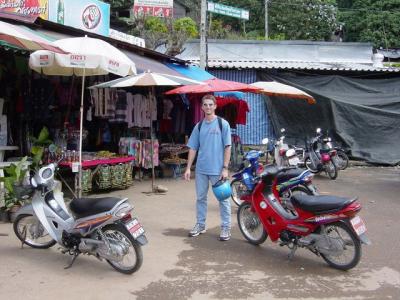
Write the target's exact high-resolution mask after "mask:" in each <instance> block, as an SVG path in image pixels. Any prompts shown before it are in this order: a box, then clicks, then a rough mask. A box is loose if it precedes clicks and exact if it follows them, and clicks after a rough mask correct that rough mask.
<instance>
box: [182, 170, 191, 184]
mask: <svg viewBox="0 0 400 300" xmlns="http://www.w3.org/2000/svg"><path fill="white" fill-rule="evenodd" d="M183 178H184V179H185V180H186V181H190V168H186V170H185V174H183Z"/></svg>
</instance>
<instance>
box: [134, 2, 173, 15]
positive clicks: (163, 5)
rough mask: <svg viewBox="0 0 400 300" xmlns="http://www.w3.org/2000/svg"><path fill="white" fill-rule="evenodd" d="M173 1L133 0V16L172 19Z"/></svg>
mask: <svg viewBox="0 0 400 300" xmlns="http://www.w3.org/2000/svg"><path fill="white" fill-rule="evenodd" d="M173 9H174V0H135V3H134V5H133V14H134V15H135V16H143V15H146V16H154V17H160V18H172V13H173Z"/></svg>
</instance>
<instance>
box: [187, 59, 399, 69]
mask: <svg viewBox="0 0 400 300" xmlns="http://www.w3.org/2000/svg"><path fill="white" fill-rule="evenodd" d="M187 60H188V61H190V62H191V63H193V64H198V63H199V59H187ZM208 67H209V68H223V69H278V70H285V69H288V70H331V71H360V72H400V69H399V68H393V67H383V68H382V67H374V66H373V65H372V64H371V65H368V64H358V63H350V62H333V63H328V62H325V63H321V62H296V61H264V60H237V61H234V60H222V59H221V60H219V59H212V60H208Z"/></svg>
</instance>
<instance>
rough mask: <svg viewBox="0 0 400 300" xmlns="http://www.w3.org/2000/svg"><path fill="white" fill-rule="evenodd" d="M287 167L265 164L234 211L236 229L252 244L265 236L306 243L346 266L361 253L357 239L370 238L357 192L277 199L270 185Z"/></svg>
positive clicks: (295, 244) (285, 242)
mask: <svg viewBox="0 0 400 300" xmlns="http://www.w3.org/2000/svg"><path fill="white" fill-rule="evenodd" d="M288 169H291V168H290V167H289V168H281V169H279V168H277V167H276V166H273V165H271V166H266V167H265V169H264V171H263V173H262V174H261V175H260V176H259V178H258V179H259V180H258V183H257V185H256V187H255V188H254V190H253V193H252V194H251V196H245V197H243V198H242V200H244V201H243V203H242V204H241V205H240V207H239V209H238V213H237V218H238V224H239V228H240V231H241V232H242V234H243V235H244V237H245V238H246V239H247V240H248V241H249V242H250V243H251V244H254V245H259V244H262V243H263V242H264V241H265V240H266V239H267V237H268V235H269V236H270V238H271V240H272V241H273V242H277V241H278V240H280V245H281V246H288V247H289V249H291V252H290V254H289V258H293V256H294V253H295V252H296V250H297V248H299V247H301V248H306V249H308V250H310V251H311V252H313V253H314V254H316V255H317V256H321V257H322V258H323V259H324V260H325V261H326V262H327V263H328V264H329V265H330V266H331V267H333V268H336V269H340V270H349V269H351V268H353V267H355V266H356V265H357V264H358V262H359V261H360V258H361V244H362V243H364V244H370V241H369V239H368V237H367V236H366V226H365V224H364V222H363V220H362V219H361V218H360V217H359V216H358V215H357V214H358V212H359V211H360V210H361V204H360V203H359V202H358V201H357V198H342V197H336V196H309V195H304V194H296V195H293V196H292V197H291V202H292V208H291V209H290V210H289V209H287V208H284V207H283V206H282V205H281V202H280V199H279V195H278V193H277V191H276V188H275V185H276V180H277V175H278V174H279V173H280V172H283V171H287V170H288Z"/></svg>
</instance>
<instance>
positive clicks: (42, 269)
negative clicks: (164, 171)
mask: <svg viewBox="0 0 400 300" xmlns="http://www.w3.org/2000/svg"><path fill="white" fill-rule="evenodd" d="M315 182H316V184H317V186H318V187H319V189H320V190H321V191H323V192H326V193H328V194H336V195H342V196H353V195H358V196H359V198H360V200H361V202H362V204H363V210H362V212H361V216H362V217H363V218H364V220H365V222H366V224H367V227H368V234H369V237H370V239H371V240H372V242H373V245H372V246H368V247H364V248H363V256H362V259H361V263H360V264H359V265H358V266H357V267H356V268H355V269H353V270H351V271H348V272H341V271H337V270H334V269H331V268H329V267H328V266H327V265H326V264H325V263H324V261H323V260H322V259H320V258H318V257H316V256H314V255H313V254H311V253H308V252H307V251H306V250H304V249H300V250H298V251H297V253H296V256H295V258H294V259H293V260H292V261H289V260H288V259H287V254H288V249H286V248H281V247H279V246H278V245H277V244H273V243H271V241H269V240H267V241H266V242H265V243H264V244H263V245H261V246H259V247H255V246H252V245H250V244H248V243H246V242H245V240H244V238H243V237H242V236H241V234H240V231H239V229H238V227H237V225H236V224H237V222H236V215H235V213H236V209H233V212H232V213H233V215H232V217H233V224H234V226H233V236H232V239H231V240H230V241H229V242H219V241H218V240H217V238H218V234H219V216H218V207H217V203H216V201H215V200H214V201H211V203H210V205H209V218H208V231H207V233H206V234H204V235H201V236H199V237H198V238H192V239H191V238H188V237H187V231H188V229H190V228H191V227H192V226H193V222H194V221H193V220H194V182H193V181H191V182H190V183H185V182H183V181H175V180H165V181H162V184H163V185H166V186H167V187H168V188H169V189H170V190H169V192H168V194H167V195H152V196H147V195H145V194H143V193H142V192H144V191H147V190H149V185H150V183H149V182H142V183H136V184H135V186H134V187H133V188H131V189H129V190H126V191H122V192H121V191H118V192H113V193H111V195H114V196H118V195H120V196H129V197H130V199H132V201H133V203H134V204H135V209H136V212H137V214H138V216H139V219H140V221H141V222H142V223H143V224H144V226H145V228H146V230H147V235H148V238H149V241H150V243H149V244H148V245H147V246H146V247H144V248H143V252H144V263H143V266H142V268H141V269H140V270H139V272H138V273H136V274H134V275H131V276H126V275H121V274H119V273H117V272H115V271H114V270H113V269H112V268H111V267H110V266H108V265H107V264H106V263H101V262H99V261H97V260H96V259H94V258H92V257H85V256H82V257H79V258H78V260H77V261H76V263H75V265H74V266H73V267H72V268H71V269H69V270H64V269H63V266H64V265H65V264H66V262H67V258H68V257H67V256H64V255H62V254H61V253H59V252H58V251H57V249H56V248H57V247H54V248H53V249H50V250H36V249H29V248H24V249H20V247H19V246H20V245H19V243H18V241H17V238H16V237H15V236H14V235H13V233H12V231H11V225H10V224H0V233H8V236H0V297H1V299H10V298H14V299H50V298H53V297H54V298H57V299H71V298H72V299H76V298H78V299H112V298H114V299H117V298H120V299H310V300H311V299H400V259H399V249H400V234H399V229H400V224H399V221H398V213H399V211H400V210H399V208H400V199H399V197H400V196H399V195H400V169H398V168H352V169H349V170H346V171H344V172H342V173H340V174H339V177H338V179H337V180H336V181H331V180H329V179H327V178H325V177H324V176H321V177H320V176H317V177H316V178H315Z"/></svg>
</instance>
